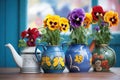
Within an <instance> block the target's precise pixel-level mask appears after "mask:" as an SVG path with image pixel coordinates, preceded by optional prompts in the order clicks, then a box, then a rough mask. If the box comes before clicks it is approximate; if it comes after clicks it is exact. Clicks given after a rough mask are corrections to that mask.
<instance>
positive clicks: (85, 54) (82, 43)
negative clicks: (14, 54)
mask: <svg viewBox="0 0 120 80" xmlns="http://www.w3.org/2000/svg"><path fill="white" fill-rule="evenodd" d="M68 20H69V23H70V31H71V34H70V39H71V42H70V46H69V48H68V50H67V51H66V55H65V56H66V65H67V68H68V69H69V71H70V72H88V71H89V69H90V67H91V59H92V55H91V52H90V50H89V48H88V46H87V40H88V31H89V29H88V28H89V26H90V24H91V22H92V15H91V14H89V13H86V14H85V11H84V10H83V9H82V8H76V9H74V10H73V11H71V12H70V13H69V15H68Z"/></svg>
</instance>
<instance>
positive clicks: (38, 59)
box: [35, 44, 46, 62]
mask: <svg viewBox="0 0 120 80" xmlns="http://www.w3.org/2000/svg"><path fill="white" fill-rule="evenodd" d="M39 46H41V47H42V48H43V50H44V51H45V50H46V48H45V46H44V45H42V44H40V45H37V46H36V48H35V56H36V58H37V61H38V62H40V58H39V56H38V54H37V48H38V47H39ZM40 54H41V53H40Z"/></svg>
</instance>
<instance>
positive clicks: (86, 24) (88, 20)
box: [83, 13, 92, 28]
mask: <svg viewBox="0 0 120 80" xmlns="http://www.w3.org/2000/svg"><path fill="white" fill-rule="evenodd" d="M91 23H92V15H91V14H90V13H86V14H85V19H84V22H83V25H84V27H85V28H89V26H90V24H91Z"/></svg>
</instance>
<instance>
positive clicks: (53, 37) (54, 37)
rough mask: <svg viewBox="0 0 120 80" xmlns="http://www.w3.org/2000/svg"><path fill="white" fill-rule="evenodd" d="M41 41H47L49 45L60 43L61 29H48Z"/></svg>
mask: <svg viewBox="0 0 120 80" xmlns="http://www.w3.org/2000/svg"><path fill="white" fill-rule="evenodd" d="M41 42H47V43H48V45H59V43H60V30H54V31H52V30H49V29H47V30H46V33H45V34H43V35H42V38H41Z"/></svg>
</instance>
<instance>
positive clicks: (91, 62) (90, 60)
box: [90, 57, 92, 65]
mask: <svg viewBox="0 0 120 80" xmlns="http://www.w3.org/2000/svg"><path fill="white" fill-rule="evenodd" d="M90 65H92V57H91V58H90Z"/></svg>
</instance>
